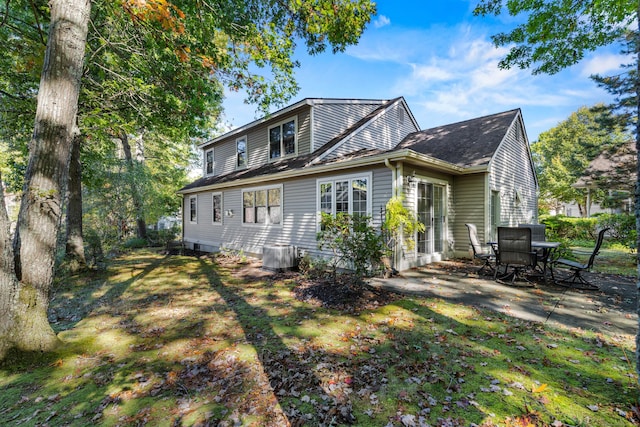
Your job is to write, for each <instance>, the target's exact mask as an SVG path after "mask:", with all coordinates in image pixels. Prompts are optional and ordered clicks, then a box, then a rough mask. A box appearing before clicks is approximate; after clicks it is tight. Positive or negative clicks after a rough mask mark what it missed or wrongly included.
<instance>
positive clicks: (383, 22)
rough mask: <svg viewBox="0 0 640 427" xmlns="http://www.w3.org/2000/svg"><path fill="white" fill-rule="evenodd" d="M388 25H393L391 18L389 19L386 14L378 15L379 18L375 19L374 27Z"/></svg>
mask: <svg viewBox="0 0 640 427" xmlns="http://www.w3.org/2000/svg"><path fill="white" fill-rule="evenodd" d="M387 25H391V19H389V18H388V17H386V16H384V15H380V16H378V18H377V19H376V20H375V21H373V27H374V28H382V27H386V26H387Z"/></svg>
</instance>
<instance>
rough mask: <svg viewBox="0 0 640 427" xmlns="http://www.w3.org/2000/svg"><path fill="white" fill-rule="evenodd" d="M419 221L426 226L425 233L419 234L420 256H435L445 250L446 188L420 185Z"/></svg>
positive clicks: (418, 197) (421, 183)
mask: <svg viewBox="0 0 640 427" xmlns="http://www.w3.org/2000/svg"><path fill="white" fill-rule="evenodd" d="M417 210H418V211H417V216H418V221H420V222H421V223H423V224H424V225H425V230H424V232H419V233H417V236H416V246H417V250H418V253H419V254H433V253H439V252H442V251H443V249H444V246H443V245H444V243H443V240H444V219H445V217H444V187H443V186H440V185H435V184H431V183H427V182H419V183H418V194H417Z"/></svg>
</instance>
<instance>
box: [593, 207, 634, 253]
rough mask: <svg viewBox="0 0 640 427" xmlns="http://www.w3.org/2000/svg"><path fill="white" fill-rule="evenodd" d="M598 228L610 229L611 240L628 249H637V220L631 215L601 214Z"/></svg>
mask: <svg viewBox="0 0 640 427" xmlns="http://www.w3.org/2000/svg"><path fill="white" fill-rule="evenodd" d="M597 218H598V227H599V228H609V232H608V234H609V237H610V240H612V241H614V242H617V243H620V244H622V245H624V246H626V247H627V248H631V249H635V248H636V238H637V231H636V218H635V217H634V216H633V215H629V214H600V215H598V217H597Z"/></svg>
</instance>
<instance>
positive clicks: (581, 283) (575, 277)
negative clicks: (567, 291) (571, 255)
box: [552, 228, 609, 291]
mask: <svg viewBox="0 0 640 427" xmlns="http://www.w3.org/2000/svg"><path fill="white" fill-rule="evenodd" d="M608 230H609V229H608V228H604V229H602V230H600V232H599V233H598V237H597V238H596V245H595V247H594V248H593V252H591V255H590V256H589V259H588V261H587V262H586V263H585V264H582V263H579V262H577V261H574V260H571V259H566V258H559V259H557V260H555V261H554V262H553V266H552V267H556V266H558V265H560V266H565V267H568V268H569V270H570V271H571V276H569V277H567V278H564V279H561V280H556V281H555V282H556V284H558V285H560V286H566V287H569V288H575V289H583V290H588V291H597V290H598V289H600V288H599V287H598V286H597V285H595V284H593V283H591V282H589V281H588V280H587V279H585V278H584V276H583V275H582V273H583V272H586V271H589V270H591V268H592V267H593V263H594V261H595V260H596V256H597V255H598V253H599V252H600V247H601V246H602V241H603V240H604V234H605V233H606V232H607V231H608ZM552 275H553V270H552Z"/></svg>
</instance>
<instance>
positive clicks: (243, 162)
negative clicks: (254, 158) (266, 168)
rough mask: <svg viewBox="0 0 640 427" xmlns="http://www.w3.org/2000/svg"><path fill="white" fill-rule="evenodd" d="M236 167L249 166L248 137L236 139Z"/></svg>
mask: <svg viewBox="0 0 640 427" xmlns="http://www.w3.org/2000/svg"><path fill="white" fill-rule="evenodd" d="M236 167H237V168H246V167H247V137H246V136H243V137H242V138H238V139H236Z"/></svg>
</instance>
